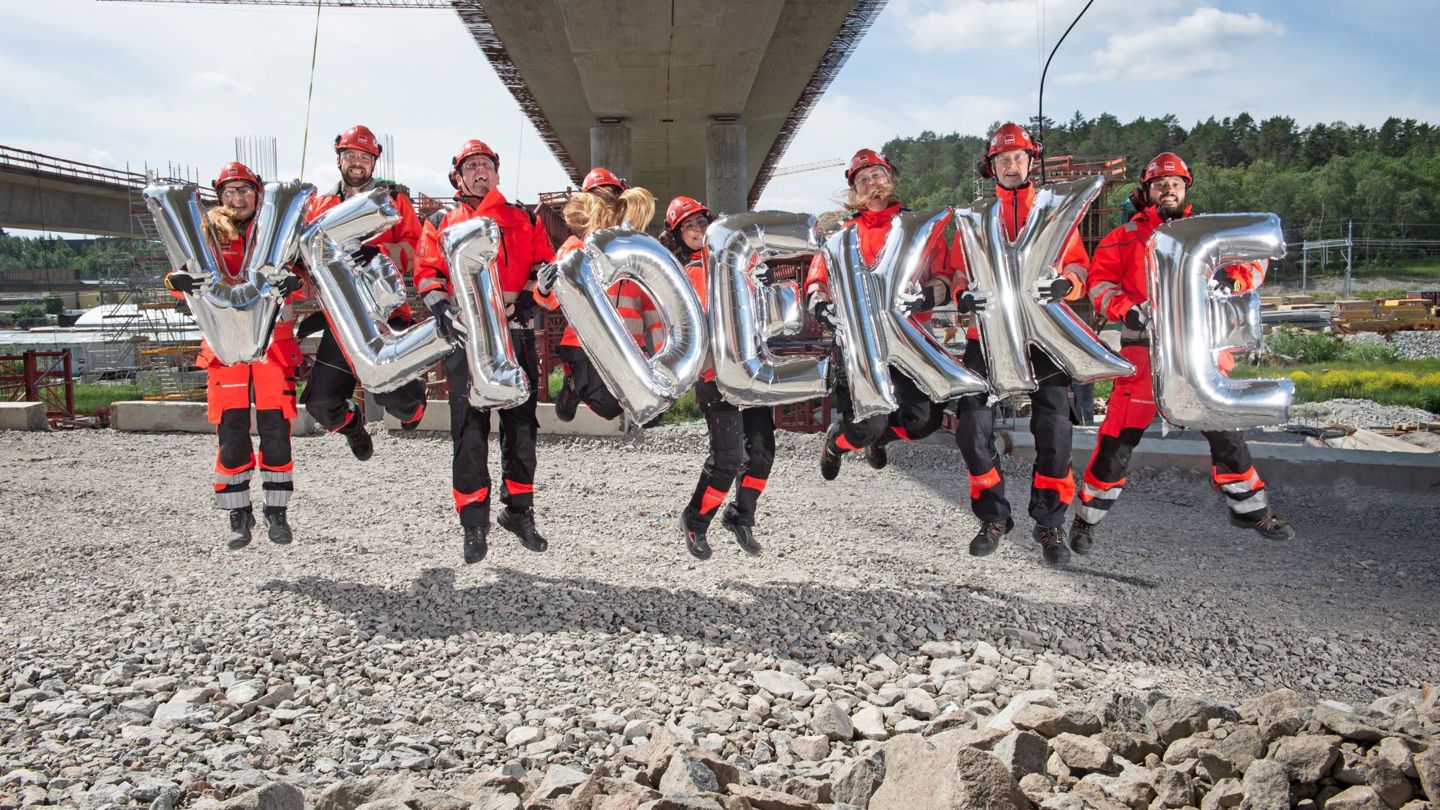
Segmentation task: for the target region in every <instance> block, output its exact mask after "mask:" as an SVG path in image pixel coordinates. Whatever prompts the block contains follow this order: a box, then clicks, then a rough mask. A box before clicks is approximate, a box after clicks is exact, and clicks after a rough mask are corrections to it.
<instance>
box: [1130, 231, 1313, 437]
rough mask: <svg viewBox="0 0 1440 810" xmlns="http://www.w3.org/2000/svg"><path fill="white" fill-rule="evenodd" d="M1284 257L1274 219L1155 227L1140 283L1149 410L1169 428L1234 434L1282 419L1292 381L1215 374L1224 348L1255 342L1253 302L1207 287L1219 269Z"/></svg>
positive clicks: (1256, 328)
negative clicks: (1151, 381)
mask: <svg viewBox="0 0 1440 810" xmlns="http://www.w3.org/2000/svg"><path fill="white" fill-rule="evenodd" d="M1284 255H1285V237H1284V235H1283V234H1282V233H1281V231H1280V218H1279V217H1277V216H1275V215H1274V214H1206V215H1202V216H1195V217H1187V218H1185V219H1179V220H1175V221H1173V222H1169V223H1166V224H1165V225H1162V226H1160V227H1159V228H1158V229H1157V230H1156V231H1155V233H1154V235H1153V236H1151V241H1150V251H1149V253H1148V254H1147V258H1146V261H1147V264H1148V267H1147V268H1146V276H1147V280H1148V283H1149V288H1150V289H1149V294H1150V301H1151V307H1152V310H1151V311H1152V314H1153V317H1152V318H1151V326H1150V359H1151V368H1152V373H1153V374H1154V378H1155V404H1156V406H1157V407H1158V408H1159V410H1160V413H1161V415H1162V416H1164V417H1165V419H1166V421H1168V422H1170V423H1171V424H1175V425H1180V426H1183V427H1190V428H1197V429H1200V430H1237V429H1240V428H1246V427H1255V426H1258V425H1271V424H1276V423H1280V422H1284V421H1285V420H1286V419H1288V418H1289V413H1290V402H1291V400H1292V399H1293V398H1294V396H1295V383H1294V382H1292V381H1291V380H1285V379H1280V380H1265V379H1259V380H1237V379H1232V378H1230V377H1227V376H1225V374H1223V373H1222V372H1221V371H1220V367H1219V364H1218V358H1219V355H1220V353H1221V352H1222V351H1225V350H1228V349H1247V348H1254V347H1256V346H1258V345H1259V343H1260V300H1259V297H1258V296H1257V295H1256V294H1255V293H1253V292H1251V293H1246V294H1244V295H1231V294H1230V293H1228V292H1226V291H1224V290H1223V289H1221V290H1216V289H1213V287H1212V285H1211V284H1210V280H1211V278H1212V277H1213V276H1214V274H1215V271H1216V270H1217V269H1218V268H1221V267H1224V266H1226V265H1230V264H1237V263H1240V262H1247V261H1254V260H1257V259H1278V258H1281V257H1283V256H1284Z"/></svg>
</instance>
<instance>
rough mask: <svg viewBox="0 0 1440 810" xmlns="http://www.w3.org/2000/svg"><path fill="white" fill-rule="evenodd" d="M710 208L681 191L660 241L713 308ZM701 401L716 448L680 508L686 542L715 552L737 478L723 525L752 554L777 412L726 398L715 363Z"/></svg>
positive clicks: (704, 377)
mask: <svg viewBox="0 0 1440 810" xmlns="http://www.w3.org/2000/svg"><path fill="white" fill-rule="evenodd" d="M709 224H710V210H709V209H708V208H706V207H705V206H704V204H702V203H701V202H700V201H698V200H695V199H692V198H690V197H676V198H675V199H674V200H671V201H670V206H669V207H668V208H666V209H665V232H664V233H662V234H661V236H660V241H661V242H664V243H665V246H666V247H668V248H670V250H671V251H672V252H674V254H675V256H676V258H678V259H679V260H680V262H681V263H682V264H684V265H685V275H686V276H688V277H689V278H690V284H691V286H693V287H694V288H695V293H696V294H697V295H699V296H700V305H701V306H702V307H704V308H705V309H706V310H707V311H708V310H709V308H710V307H709V300H708V299H709V295H708V293H709V280H708V279H707V277H706V274H705V257H704V254H705V251H704V246H705V228H706V227H707V226H708V225H709ZM695 401H696V403H698V404H699V406H700V412H701V413H703V414H704V415H705V427H706V429H707V430H709V432H710V454H709V455H708V456H706V457H705V465H704V466H703V467H702V468H701V470H700V480H699V482H698V483H696V485H695V492H694V493H693V494H692V495H691V496H690V502H689V503H688V504H686V505H685V510H684V511H683V512H681V513H680V531H681V532H682V533H683V534H684V536H685V547H686V548H687V549H689V550H690V553H691V554H693V555H695V556H696V557H698V558H700V559H702V560H706V559H709V558H710V543H709V541H708V540H707V539H706V536H705V535H706V533H707V532H708V531H709V529H710V523H711V521H713V520H714V519H715V514H716V513H717V512H718V511H719V509H720V504H722V503H724V502H725V496H726V494H727V493H728V492H729V491H730V487H731V485H732V484H735V483H736V482H737V481H738V486H736V488H735V498H734V500H733V501H732V502H731V504H730V505H729V506H727V507H725V513H724V515H723V516H722V517H721V518H720V525H722V526H724V527H725V528H726V529H729V530H730V531H731V532H732V533H734V535H735V540H736V542H738V543H739V544H740V548H742V549H744V550H745V552H746V553H747V554H759V553H760V544H759V543H757V542H756V541H755V534H754V527H755V505H756V503H757V502H758V501H759V500H760V493H761V492H764V491H765V481H766V479H767V478H769V477H770V467H771V465H773V464H774V461H775V414H774V411H772V410H771V409H770V408H743V409H742V408H739V407H736V406H735V405H732V404H730V403H729V402H726V401H725V400H724V399H723V398H722V397H721V396H720V389H719V388H718V387H717V386H716V385H715V365H714V363H713V362H709V363H707V364H706V367H705V370H704V371H702V372H701V374H700V382H699V383H697V384H696V385H695Z"/></svg>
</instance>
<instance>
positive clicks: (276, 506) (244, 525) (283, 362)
mask: <svg viewBox="0 0 1440 810" xmlns="http://www.w3.org/2000/svg"><path fill="white" fill-rule="evenodd" d="M261 189H262V184H261V181H260V178H259V176H257V175H256V174H255V173H254V172H253V171H251V170H250V169H249V168H248V167H247V166H245V165H244V164H242V163H227V164H225V166H223V167H222V168H221V169H220V174H219V176H218V177H216V178H215V193H216V194H218V195H219V197H220V207H218V208H213V209H211V210H210V211H209V212H208V217H209V220H210V224H211V225H212V230H213V231H214V233H215V235H216V237H217V240H218V241H219V242H220V245H221V258H222V259H223V260H224V267H225V274H226V276H227V278H228V280H231V281H239V280H240V269H241V266H242V263H243V261H244V258H245V251H246V248H247V247H248V245H249V243H250V239H251V237H252V231H253V229H254V226H255V212H256V210H257V209H258V208H259V205H260V194H261ZM200 284H201V279H199V278H197V277H195V276H192V275H189V274H188V273H184V272H179V271H176V272H172V273H170V274H169V275H167V276H166V277H165V286H166V288H168V289H169V290H170V292H171V294H173V295H175V296H176V297H177V298H178V297H183V295H182V294H183V293H186V292H197V291H199V289H200ZM302 284H303V282H302V280H301V279H300V277H299V276H296V275H294V274H293V273H291V274H288V275H286V276H284V277H283V278H282V280H281V281H280V282H279V283H278V284H277V285H276V288H277V289H278V291H279V292H280V293H281V294H282V295H284V296H286V297H287V303H286V304H284V305H283V306H282V307H281V310H280V316H279V318H277V319H276V322H275V330H274V332H273V333H272V334H271V337H270V348H269V350H268V351H267V352H266V354H265V359H264V360H262V361H257V362H253V363H236V364H234V365H228V366H227V365H225V364H224V363H221V362H220V361H219V360H218V359H216V357H215V355H214V353H213V352H211V351H210V346H209V344H207V343H204V342H202V343H201V346H200V356H199V357H198V358H197V359H196V365H198V366H199V367H201V368H203V369H205V375H206V385H205V401H206V405H207V408H206V413H207V416H208V417H209V419H210V422H211V423H212V424H214V425H215V426H216V428H215V435H216V437H217V439H218V440H219V444H220V449H219V452H218V454H217V455H216V458H215V503H216V505H217V506H219V507H220V508H221V509H224V510H226V511H227V512H228V513H229V519H230V534H229V537H228V538H227V539H226V543H227V545H228V546H229V547H230V548H232V549H237V548H243V547H244V546H246V545H248V544H249V542H250V535H251V530H252V529H253V528H254V526H255V513H254V511H253V508H252V507H251V505H250V478H251V475H252V474H253V472H254V470H255V467H256V463H257V459H256V457H255V451H254V447H253V446H252V445H251V443H250V406H251V404H252V403H253V404H254V406H255V422H256V430H257V432H258V433H259V434H260V457H259V459H258V463H259V467H260V481H261V487H262V488H263V490H264V492H265V510H264V511H265V523H266V527H267V531H268V534H269V537H270V540H271V542H274V543H289V542H291V540H293V539H294V536H293V533H292V531H291V528H290V524H289V521H288V520H287V517H286V511H285V510H286V506H287V505H288V504H289V502H290V495H291V493H292V492H293V490H294V478H293V475H292V471H293V470H294V463H293V461H292V460H291V457H290V420H291V419H293V418H294V417H295V415H296V410H295V369H297V368H298V367H299V366H300V344H299V343H298V342H296V340H295V326H294V315H293V314H292V312H291V309H290V306H289V300H293V299H295V298H298V297H299V295H298V293H299V291H300V288H301V286H302Z"/></svg>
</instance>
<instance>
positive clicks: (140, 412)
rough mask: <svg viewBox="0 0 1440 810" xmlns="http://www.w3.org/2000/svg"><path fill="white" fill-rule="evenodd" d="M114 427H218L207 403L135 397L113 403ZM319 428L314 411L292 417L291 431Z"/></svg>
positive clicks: (252, 422) (297, 433)
mask: <svg viewBox="0 0 1440 810" xmlns="http://www.w3.org/2000/svg"><path fill="white" fill-rule="evenodd" d="M110 427H111V428H112V429H113V430H123V431H126V432H136V433H140V432H163V433H214V432H215V426H214V425H212V424H210V422H209V421H208V420H207V419H206V418H205V403H203V402H146V401H142V400H135V401H130V402H115V403H112V404H111V406H110ZM250 429H251V432H252V433H253V432H254V429H255V409H254V408H251V409H250ZM314 430H315V420H313V419H311V418H310V414H308V413H305V411H303V410H302V411H300V414H299V415H298V416H296V417H295V418H294V419H291V420H290V432H291V434H292V435H295V436H304V435H307V434H309V433H312V432H313V431H314Z"/></svg>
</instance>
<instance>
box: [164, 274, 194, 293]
mask: <svg viewBox="0 0 1440 810" xmlns="http://www.w3.org/2000/svg"><path fill="white" fill-rule="evenodd" d="M165 288H166V289H169V290H174V291H175V292H178V293H193V292H195V291H196V290H198V289H199V288H200V280H199V279H197V278H195V277H194V276H192V275H190V274H189V273H180V272H175V273H171V274H170V275H168V276H166V277H165Z"/></svg>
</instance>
